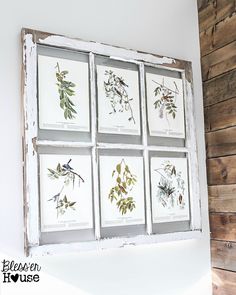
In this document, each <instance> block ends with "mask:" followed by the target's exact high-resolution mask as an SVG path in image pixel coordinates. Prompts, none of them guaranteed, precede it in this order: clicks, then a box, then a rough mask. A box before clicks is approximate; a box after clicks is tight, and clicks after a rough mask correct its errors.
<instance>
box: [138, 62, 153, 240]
mask: <svg viewBox="0 0 236 295" xmlns="http://www.w3.org/2000/svg"><path fill="white" fill-rule="evenodd" d="M139 75H140V92H141V93H140V96H141V111H142V133H143V146H144V151H143V159H144V171H145V200H146V223H147V234H149V235H150V234H151V233H152V215H151V193H150V177H149V152H148V149H147V147H148V140H147V139H148V129H147V110H146V91H145V70H144V65H143V63H142V64H140V65H139Z"/></svg>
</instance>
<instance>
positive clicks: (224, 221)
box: [210, 213, 236, 242]
mask: <svg viewBox="0 0 236 295" xmlns="http://www.w3.org/2000/svg"><path fill="white" fill-rule="evenodd" d="M210 231H211V238H212V239H216V240H222V241H232V242H235V241H236V213H210Z"/></svg>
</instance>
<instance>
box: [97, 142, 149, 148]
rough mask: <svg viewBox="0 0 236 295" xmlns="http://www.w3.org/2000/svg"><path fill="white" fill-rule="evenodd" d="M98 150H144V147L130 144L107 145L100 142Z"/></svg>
mask: <svg viewBox="0 0 236 295" xmlns="http://www.w3.org/2000/svg"><path fill="white" fill-rule="evenodd" d="M97 148H98V149H118V150H127V149H131V150H143V149H144V145H142V144H129V143H106V142H99V143H97Z"/></svg>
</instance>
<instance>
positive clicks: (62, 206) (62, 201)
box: [48, 159, 84, 217]
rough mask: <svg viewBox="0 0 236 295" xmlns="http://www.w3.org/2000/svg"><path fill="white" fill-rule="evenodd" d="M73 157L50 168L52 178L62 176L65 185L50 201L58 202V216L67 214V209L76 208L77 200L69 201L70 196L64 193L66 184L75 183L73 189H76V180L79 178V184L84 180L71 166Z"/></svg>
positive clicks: (49, 175) (49, 174)
mask: <svg viewBox="0 0 236 295" xmlns="http://www.w3.org/2000/svg"><path fill="white" fill-rule="evenodd" d="M70 162H71V159H70V160H69V161H68V162H67V163H66V164H61V163H58V164H57V167H56V168H55V169H52V168H48V171H49V173H48V177H49V178H51V179H52V180H57V179H60V178H62V179H63V185H62V187H60V191H59V192H57V194H56V195H54V196H53V197H51V198H50V199H49V200H48V201H53V202H55V203H56V207H55V209H56V210H57V217H59V216H60V215H63V214H65V212H66V211H67V209H73V210H76V209H75V206H74V205H75V204H76V201H69V200H68V197H67V196H66V194H65V193H64V189H65V186H68V185H70V184H71V183H73V189H75V181H76V179H78V185H80V182H81V181H82V182H84V179H83V178H82V177H81V176H80V175H79V174H78V173H76V172H75V171H74V168H72V167H71V166H70Z"/></svg>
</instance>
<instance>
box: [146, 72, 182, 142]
mask: <svg viewBox="0 0 236 295" xmlns="http://www.w3.org/2000/svg"><path fill="white" fill-rule="evenodd" d="M146 84H147V106H148V124H149V132H150V135H151V136H155V135H156V136H163V137H175V138H184V137H185V125H184V103H183V85H182V80H181V79H179V78H171V77H167V76H161V75H156V74H151V73H146Z"/></svg>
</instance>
